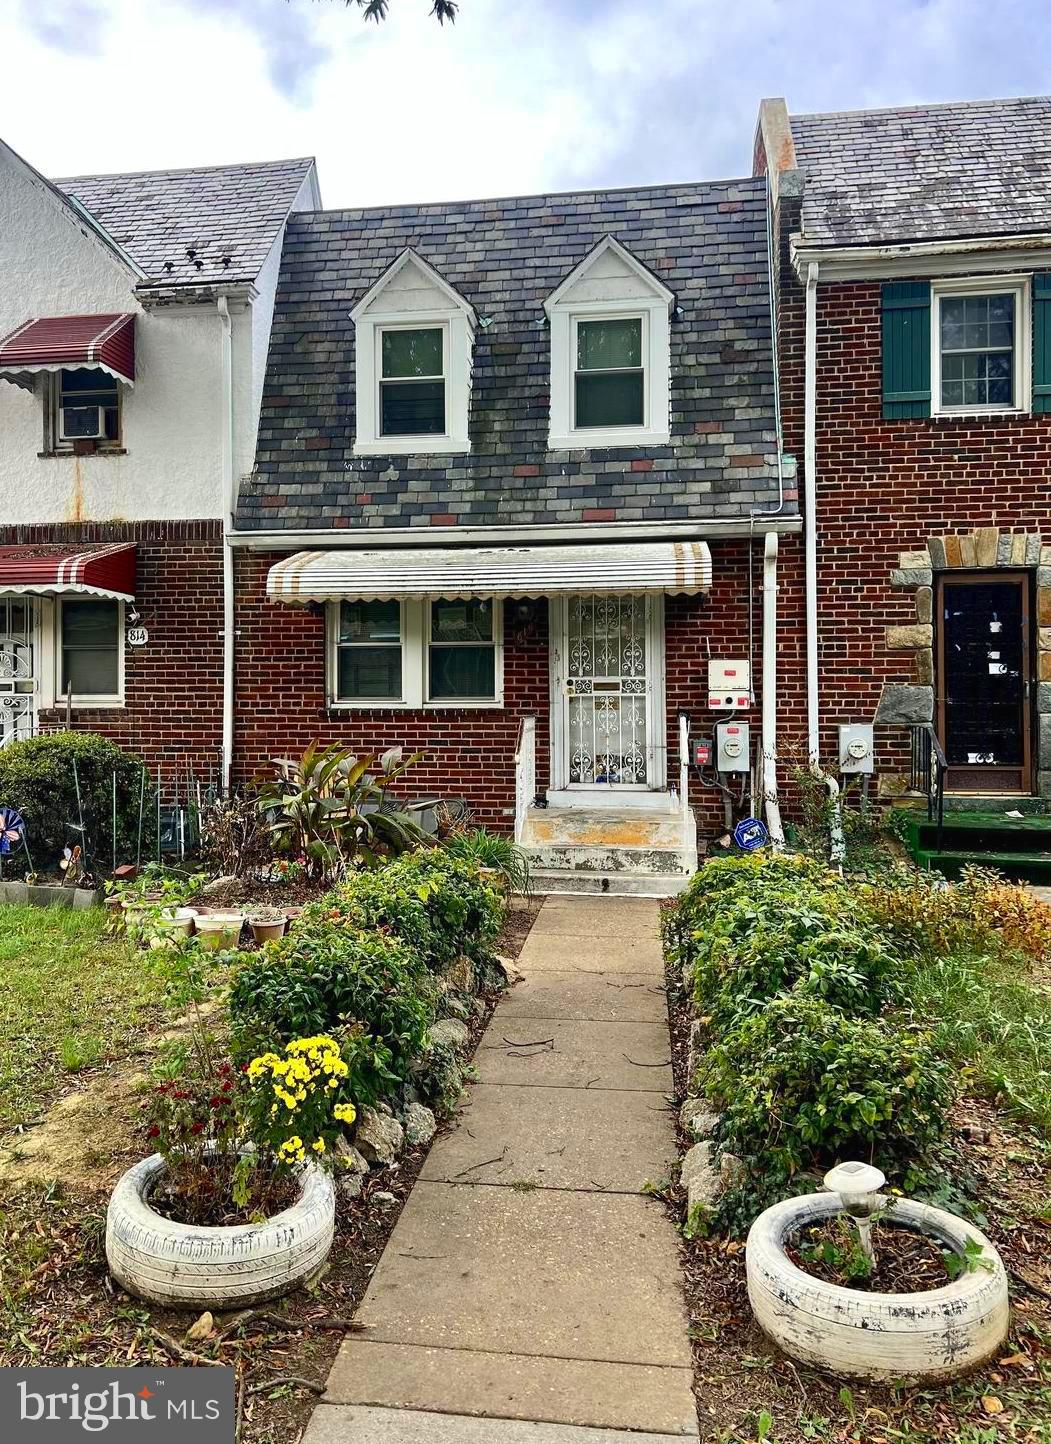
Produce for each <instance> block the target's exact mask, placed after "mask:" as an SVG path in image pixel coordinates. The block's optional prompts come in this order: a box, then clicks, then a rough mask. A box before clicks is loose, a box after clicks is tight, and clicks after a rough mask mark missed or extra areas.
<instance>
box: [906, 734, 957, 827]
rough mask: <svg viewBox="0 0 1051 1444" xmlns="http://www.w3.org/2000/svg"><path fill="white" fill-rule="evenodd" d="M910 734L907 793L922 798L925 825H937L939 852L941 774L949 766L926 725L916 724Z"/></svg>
mask: <svg viewBox="0 0 1051 1444" xmlns="http://www.w3.org/2000/svg"><path fill="white" fill-rule="evenodd" d="M910 733H911V738H912V748H911V758H910V766H909V791H910V792H919V793H921V794H922V795H923V796H924V797H926V799H927V821H928V822H936V823H937V824H938V840H937V846H938V847H939V848H940V847H941V841H942V828H943V827H944V826H945V774H946V771H947V769H948V766H949V764H948V762H947V761H946V759H945V753H944V752H943V751H942V745H941V743H940V742H939V741H938V737H937V734H936V733H935V731H934V728H933V727H932V726H931V724H930V723H929V722H921V723H918V724H917V725H916V726H915V727H913V728H911V729H910Z"/></svg>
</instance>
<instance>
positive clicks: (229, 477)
mask: <svg viewBox="0 0 1051 1444" xmlns="http://www.w3.org/2000/svg"><path fill="white" fill-rule="evenodd" d="M216 306H217V308H218V311H219V328H220V336H219V347H220V370H221V387H222V399H221V411H222V420H221V423H220V447H219V456H220V489H221V495H222V508H223V511H222V516H223V740H222V785H223V788H224V790H225V789H227V788H229V786H230V775H231V768H232V765H233V753H234V642H235V634H234V554H233V551H232V549H231V546H230V533H231V530H232V528H233V514H234V505H235V497H234V377H233V333H232V325H231V320H230V307H229V303H228V301H227V298H226V296H225V295H220V296H219V297H218V298H217V300H216Z"/></svg>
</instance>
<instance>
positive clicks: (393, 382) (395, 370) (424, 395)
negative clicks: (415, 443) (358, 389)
mask: <svg viewBox="0 0 1051 1444" xmlns="http://www.w3.org/2000/svg"><path fill="white" fill-rule="evenodd" d="M377 334H378V336H379V343H380V435H381V436H444V435H445V330H444V327H442V326H428V327H426V328H418V327H394V326H392V327H389V328H388V327H382V328H380V329H379V330H378V333H377Z"/></svg>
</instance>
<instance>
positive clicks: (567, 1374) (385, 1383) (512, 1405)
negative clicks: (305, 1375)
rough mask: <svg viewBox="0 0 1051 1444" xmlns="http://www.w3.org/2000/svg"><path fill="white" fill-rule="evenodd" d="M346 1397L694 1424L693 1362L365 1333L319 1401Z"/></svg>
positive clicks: (590, 1420) (494, 1412) (600, 1421)
mask: <svg viewBox="0 0 1051 1444" xmlns="http://www.w3.org/2000/svg"><path fill="white" fill-rule="evenodd" d="M348 1402H349V1403H355V1404H378V1405H383V1406H385V1407H387V1408H396V1409H419V1408H424V1409H434V1410H438V1411H440V1412H441V1413H443V1414H481V1415H483V1416H485V1417H487V1418H492V1417H496V1418H499V1419H530V1420H542V1421H544V1422H548V1423H558V1424H578V1425H587V1426H590V1427H591V1428H600V1429H605V1428H620V1429H649V1430H653V1431H655V1432H658V1433H661V1434H673V1435H678V1436H680V1437H681V1436H682V1435H690V1434H691V1433H696V1428H697V1411H696V1405H695V1404H694V1399H693V1374H692V1371H691V1370H690V1369H680V1368H653V1367H647V1366H646V1365H639V1364H603V1363H596V1362H595V1361H593V1360H585V1359H551V1358H543V1359H541V1358H534V1357H523V1356H522V1355H520V1354H489V1353H482V1352H468V1351H466V1350H462V1349H461V1350H456V1351H455V1352H452V1351H450V1350H448V1349H423V1348H418V1347H416V1346H415V1345H411V1344H377V1343H372V1342H371V1341H369V1340H367V1339H350V1340H348V1341H347V1344H346V1346H345V1347H344V1348H343V1349H342V1350H341V1351H340V1355H339V1358H338V1359H337V1360H336V1363H335V1365H334V1366H333V1369H332V1373H331V1374H330V1375H329V1380H328V1390H327V1392H326V1394H325V1403H326V1404H343V1403H348Z"/></svg>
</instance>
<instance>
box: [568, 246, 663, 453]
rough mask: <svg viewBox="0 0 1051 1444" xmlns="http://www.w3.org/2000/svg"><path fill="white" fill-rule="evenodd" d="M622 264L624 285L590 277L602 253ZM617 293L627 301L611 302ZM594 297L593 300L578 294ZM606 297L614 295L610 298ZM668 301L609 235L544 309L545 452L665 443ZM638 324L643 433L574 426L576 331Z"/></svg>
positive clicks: (634, 429)
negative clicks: (547, 371)
mask: <svg viewBox="0 0 1051 1444" xmlns="http://www.w3.org/2000/svg"><path fill="white" fill-rule="evenodd" d="M610 251H612V252H613V253H614V254H615V255H616V256H617V257H619V259H620V260H621V261H622V262H623V263H624V267H625V268H626V270H627V272H628V275H625V277H624V281H623V284H621V283H620V282H618V281H617V280H616V279H612V278H602V279H599V278H597V277H592V278H591V281H590V282H589V279H588V273H589V271H590V270H591V268H592V267H593V266H594V265H595V263H596V262H597V261H598V260H599V259H600V258H601V257H602V256H604V255H605V254H606V253H607V252H610ZM620 289H623V290H624V292H625V294H623V295H617V294H616V292H617V290H620ZM588 290H592V291H597V292H598V293H600V294H598V295H593V296H588V295H587V294H584V295H581V296H580V297H579V298H578V299H576V300H574V295H575V294H576V293H578V292H584V293H586V292H587V291H588ZM611 292H612V294H611ZM674 304H675V297H674V294H673V293H672V292H671V291H670V290H669V289H668V287H667V286H665V285H664V283H663V282H662V281H659V280H658V279H657V277H656V276H654V275H652V274H651V273H650V272H649V271H648V270H647V269H646V267H645V266H644V265H643V264H642V263H641V262H640V261H638V260H636V258H635V257H634V256H633V255H632V254H631V252H630V251H628V250H627V249H625V247H624V246H622V245H621V244H620V242H619V241H617V240H616V239H615V238H614V237H613V236H606V237H605V239H604V240H602V241H600V242H599V243H598V245H597V246H595V247H594V249H593V250H592V251H590V252H589V253H588V255H587V256H585V258H584V260H583V261H581V262H580V264H579V265H578V266H577V267H575V269H574V270H573V271H571V272H570V274H569V275H568V276H567V277H566V279H565V280H564V281H563V282H562V284H561V285H560V286H559V287H558V289H557V290H556V291H554V292H553V294H552V295H550V296H549V297H548V298H547V300H546V301H545V302H544V310H545V311H546V312H547V316H548V319H549V321H550V323H551V415H550V427H549V432H548V442H547V444H548V449H549V450H551V451H580V450H591V449H593V448H595V447H616V446H630V447H639V446H667V445H668V443H669V442H670V441H671V309H672V307H673V306H674ZM640 317H641V318H642V374H643V422H642V425H641V426H582V427H578V426H577V425H576V370H577V325H578V323H579V322H580V321H633V320H638V319H639V318H640Z"/></svg>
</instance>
